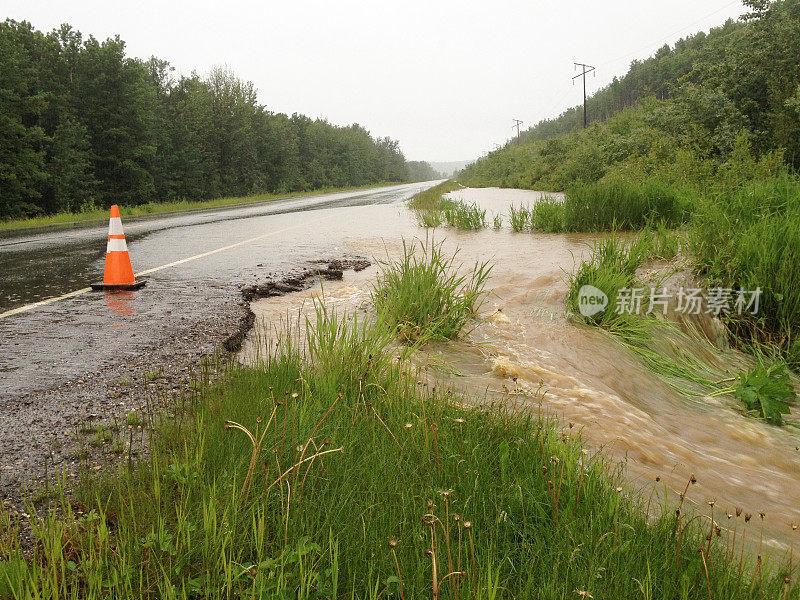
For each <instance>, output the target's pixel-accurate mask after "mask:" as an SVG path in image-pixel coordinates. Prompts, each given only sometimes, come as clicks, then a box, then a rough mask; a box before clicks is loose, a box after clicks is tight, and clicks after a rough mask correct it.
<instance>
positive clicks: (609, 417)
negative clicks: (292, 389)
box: [240, 188, 800, 557]
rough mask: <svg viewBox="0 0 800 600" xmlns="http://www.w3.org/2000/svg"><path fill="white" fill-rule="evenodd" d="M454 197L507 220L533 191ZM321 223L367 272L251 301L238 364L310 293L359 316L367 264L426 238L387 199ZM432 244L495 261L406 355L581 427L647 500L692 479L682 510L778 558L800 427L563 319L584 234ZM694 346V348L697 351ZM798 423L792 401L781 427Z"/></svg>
mask: <svg viewBox="0 0 800 600" xmlns="http://www.w3.org/2000/svg"><path fill="white" fill-rule="evenodd" d="M455 195H456V196H461V197H462V198H464V199H465V200H466V201H468V202H472V201H475V202H477V203H479V204H480V205H481V206H482V207H483V208H486V209H487V220H488V221H489V222H490V223H491V219H492V214H493V213H497V214H500V213H502V214H504V215H505V214H507V212H508V211H507V209H508V206H509V205H510V204H519V203H521V202H531V203H532V202H534V201H535V200H536V198H538V196H539V194H538V193H536V192H526V191H520V190H499V189H491V188H489V189H465V190H461V191H460V192H456V193H455ZM337 219H339V220H340V221H337ZM506 220H507V217H506ZM327 226H329V227H334V228H339V229H340V230H341V232H342V238H341V239H342V242H341V247H340V248H338V250H339V251H341V253H342V255H350V256H363V257H367V258H369V259H370V261H371V262H372V265H371V266H369V267H365V268H362V269H361V270H359V271H352V270H345V271H344V273H343V278H342V280H341V281H324V283H323V285H322V286H320V285H319V284H318V285H316V286H314V287H312V288H310V289H305V290H299V291H292V292H290V293H288V294H285V295H281V296H275V297H268V298H262V299H254V300H253V301H252V302H251V309H252V311H253V313H254V315H255V328H254V330H253V332H252V333H251V334H250V335H249V336H248V337H247V338H246V339H245V340H244V344H243V347H242V350H241V353H240V359H241V360H242V361H243V362H247V363H254V362H257V361H258V360H259V357H260V356H263V355H264V353H265V352H266V344H269V343H271V340H274V337H275V335H276V332H277V331H279V330H280V329H281V327H282V326H281V323H285V322H286V321H293V322H295V323H300V324H302V322H303V315H304V314H308V313H309V312H310V311H312V310H313V299H314V298H315V297H318V296H320V295H322V294H324V296H325V300H326V302H327V303H329V304H331V305H334V306H337V307H339V309H340V310H346V311H348V312H353V311H361V310H368V306H369V301H370V298H369V293H370V289H371V286H372V283H373V282H374V280H375V277H376V274H377V273H378V266H377V264H376V263H377V262H378V261H381V260H386V259H387V258H390V259H391V258H396V257H397V256H398V255H400V254H401V253H402V239H406V240H412V239H414V238H417V239H420V238H421V239H424V238H425V236H426V231H425V229H423V228H421V227H419V226H417V224H416V220H415V218H414V216H413V214H411V213H410V212H409V211H407V210H406V209H404V208H398V205H386V206H371V207H363V208H353V209H348V210H346V211H340V212H339V213H334V214H332V215H331V219H330V222H329V223H327ZM428 235H430V234H428ZM435 237H436V240H437V241H442V242H443V244H444V247H445V249H446V250H447V251H448V252H450V253H452V252H454V251H455V250H456V249H457V248H458V250H459V254H458V260H459V262H462V263H463V264H464V265H465V266H467V265H471V264H473V263H474V262H475V261H477V260H480V261H484V260H488V261H490V262H491V263H492V264H493V266H494V267H493V270H492V273H491V277H490V279H489V282H488V284H487V288H488V289H491V290H492V294H491V295H490V296H489V297H488V298H487V301H486V302H485V304H484V306H483V308H482V310H481V314H480V315H479V318H478V319H477V320H476V321H475V322H474V323H472V324H471V325H470V330H469V332H468V333H467V335H466V336H465V337H464V338H463V339H460V340H458V341H454V342H448V343H436V344H429V345H428V346H426V347H425V348H424V349H423V351H422V352H421V353H419V355H418V356H417V358H416V360H417V361H419V363H420V364H421V365H422V366H423V367H424V368H425V369H426V371H427V373H428V376H429V377H430V378H432V380H439V381H442V382H443V383H446V384H447V385H450V386H452V387H454V388H455V389H457V390H459V391H463V392H464V393H465V394H466V395H467V396H468V397H470V398H473V399H475V400H476V401H483V400H484V399H489V400H491V401H494V402H505V403H509V404H514V405H519V406H523V407H527V408H530V409H533V410H538V406H539V403H540V402H541V407H542V410H543V411H547V412H549V413H551V414H554V415H557V416H558V417H559V418H560V419H561V420H562V421H563V423H564V424H565V426H566V424H568V423H571V424H572V425H573V431H580V434H581V436H582V438H583V439H584V440H585V441H586V443H587V445H588V447H589V448H590V449H593V450H597V449H600V448H602V449H603V450H604V451H605V452H606V453H608V455H609V456H610V457H611V458H613V459H614V460H617V461H621V462H623V463H624V464H625V467H626V469H625V477H626V480H627V482H628V487H629V488H630V489H632V490H635V491H640V492H641V493H642V494H643V495H644V496H645V497H646V496H647V495H648V494H650V493H651V490H653V488H654V487H657V490H663V489H664V486H666V488H667V489H668V490H669V491H670V492H671V493H672V494H673V495H675V496H677V494H679V493H680V492H681V491H683V489H684V487H685V486H686V483H687V481H688V479H689V478H690V476H691V475H692V474H695V476H696V478H697V484H696V485H694V486H692V488H691V491H690V492H689V494H688V496H687V502H690V503H694V504H695V505H697V506H698V508H699V509H700V510H701V511H702V512H707V509H708V506H707V505H706V502H707V501H709V500H715V501H716V507H717V509H716V510H717V511H721V512H717V513H716V515H717V516H716V520H717V521H718V522H719V523H720V525H721V526H723V527H724V526H725V524H726V518H725V516H724V513H725V512H726V511H727V512H730V513H731V514H732V513H734V511H735V509H736V508H741V509H742V510H743V512H746V513H752V514H753V515H758V513H759V512H761V511H763V512H765V513H766V516H765V518H764V528H765V543H768V544H769V545H770V547H771V548H772V549H773V552H775V553H776V557H777V556H781V557H782V555H783V553H784V552H785V551H786V550H787V549H788V543H789V538H790V533H791V523H792V522H795V523H797V522H800V430H798V429H795V428H792V427H776V426H773V425H769V424H767V423H765V422H762V421H759V420H756V419H754V418H752V417H748V416H746V415H744V414H743V413H742V412H741V411H740V410H739V408H738V401H736V400H735V399H732V398H730V397H717V398H711V397H701V398H697V397H696V398H687V397H686V396H684V395H682V394H680V393H678V392H677V391H675V389H673V388H672V387H670V386H669V385H667V384H666V383H665V382H664V381H663V380H662V379H660V378H659V377H658V376H656V375H655V374H654V373H652V372H651V371H650V370H648V368H647V367H646V366H645V365H644V364H643V363H642V361H641V360H640V359H639V358H638V357H637V356H635V355H634V354H633V353H632V352H630V351H629V350H627V349H626V348H624V347H623V346H622V345H620V343H619V342H617V341H616V340H615V339H613V338H612V337H611V336H609V335H607V334H605V333H604V332H602V331H599V330H596V329H593V328H589V327H586V326H582V325H578V324H575V323H573V322H570V321H568V320H567V318H566V317H565V310H564V300H565V297H566V294H567V289H568V288H567V284H566V282H565V278H566V274H567V273H569V272H571V271H572V270H573V269H574V267H575V265H576V263H577V262H578V261H580V259H581V258H583V257H585V256H586V255H587V254H588V252H589V244H591V243H592V242H593V241H594V240H595V239H597V237H596V236H594V235H583V234H580V235H562V234H533V233H514V232H512V231H511V230H510V228H509V227H508V225H507V223H506V224H505V225H504V227H503V228H502V229H500V230H497V231H495V230H492V229H485V230H482V231H469V232H463V231H457V230H453V229H437V230H436V232H435ZM323 290H324V291H323ZM703 347H704V342H702V343H701V341H700V340H698V341H697V348H696V349H695V350H696V351H697V352H702V351H703ZM715 355H716V360H717V361H718V362H719V363H720V364H721V366H722V367H726V368H727V369H728V371H729V373H730V374H731V376H733V375H735V374H736V373H737V372H738V370H739V369H740V368H741V366H742V365H743V364H746V363H747V361H748V359H747V358H746V357H743V356H742V355H741V354H739V353H737V352H735V351H732V350H725V351H724V352H723V351H721V350H720V351H717V352H715ZM799 417H800V411H798V409H797V407H793V409H792V415H791V416H790V419H791V420H794V421H798V420H800V419H799ZM656 478H659V479H660V482H659V483H658V484H657V485H656ZM720 514H722V515H723V516H722V518H720ZM757 520H758V519H756V521H757ZM757 525H758V524H757ZM754 531H755V530H754ZM755 537H756V538H757V537H758V536H757V535H756V536H755Z"/></svg>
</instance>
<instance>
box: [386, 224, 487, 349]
mask: <svg viewBox="0 0 800 600" xmlns="http://www.w3.org/2000/svg"><path fill="white" fill-rule="evenodd" d="M456 258H457V255H456V254H454V255H452V256H448V255H446V254H445V253H444V251H443V249H442V244H441V242H440V243H436V242H435V241H432V240H431V241H426V242H419V244H407V243H406V242H405V241H404V242H403V256H402V257H401V258H399V259H398V260H396V261H386V262H383V263H381V265H380V267H381V273H380V274H379V276H378V281H377V283H376V285H375V289H374V290H373V292H372V299H373V302H374V304H375V309H376V311H377V314H378V317H379V319H380V320H381V321H382V322H383V323H385V324H386V325H387V326H388V327H389V328H390V329H392V330H394V331H396V332H398V334H399V336H400V338H401V339H402V340H404V341H409V342H418V341H425V340H429V339H451V338H455V337H457V336H458V335H459V334H460V333H461V330H462V329H463V327H464V325H465V324H466V322H467V320H468V319H469V318H470V317H471V316H472V315H474V314H475V312H476V311H477V310H478V308H479V307H480V305H481V303H482V301H483V299H484V297H485V295H486V292H485V291H484V289H483V288H484V285H485V284H486V279H487V278H488V276H489V272H490V271H491V267H490V266H489V265H488V263H476V264H475V265H474V266H473V268H472V269H471V270H469V271H468V272H467V273H464V272H462V270H461V269H459V265H458V264H457V263H456Z"/></svg>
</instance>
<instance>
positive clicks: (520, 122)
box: [511, 119, 524, 146]
mask: <svg viewBox="0 0 800 600" xmlns="http://www.w3.org/2000/svg"><path fill="white" fill-rule="evenodd" d="M512 121H514V124H513V125H512V126H511V129H514V128H515V127H516V128H517V146H519V126H520V125H522V124H523V123H524V121H520V120H519V119H512Z"/></svg>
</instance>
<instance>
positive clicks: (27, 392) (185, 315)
mask: <svg viewBox="0 0 800 600" xmlns="http://www.w3.org/2000/svg"><path fill="white" fill-rule="evenodd" d="M435 183H436V182H429V183H414V184H407V185H400V186H392V187H384V188H374V189H370V190H358V191H352V192H341V193H335V194H325V195H320V196H313V197H304V198H293V199H286V200H273V201H269V202H265V203H258V204H248V205H245V206H237V207H230V208H225V209H211V210H204V211H198V212H190V213H176V214H171V215H163V216H154V217H150V218H143V219H137V220H128V221H126V220H124V219H123V225H124V226H125V235H126V239H127V243H128V250H129V251H130V253H131V259H132V262H133V267H134V271H135V272H136V273H142V272H147V271H152V272H150V273H148V274H147V275H146V278H147V279H148V284H147V286H146V287H145V288H144V289H142V290H139V291H137V292H130V293H115V294H111V293H104V292H88V293H81V294H79V295H76V296H74V297H70V298H65V299H61V300H58V301H55V302H52V303H49V304H45V305H41V306H36V307H33V308H31V309H30V310H26V311H24V312H20V313H17V314H11V315H7V316H4V315H3V314H2V313H5V312H6V311H11V310H14V309H18V308H21V307H22V308H24V307H26V306H28V305H30V304H31V303H35V302H39V301H42V300H46V299H49V298H53V297H58V296H60V295H63V294H68V293H70V292H73V291H76V290H80V289H82V288H84V287H86V286H88V285H89V284H90V283H92V282H96V281H100V280H101V279H102V271H103V265H104V260H105V246H106V235H107V225H106V224H98V225H93V226H90V227H82V228H64V227H58V228H51V229H47V230H45V231H41V230H40V231H39V232H35V233H12V234H3V235H2V236H0V492H2V491H3V489H4V488H5V489H8V487H9V485H10V484H13V485H24V484H25V483H26V481H25V480H26V473H28V474H29V471H30V469H27V470H26V468H24V467H25V463H26V461H28V460H29V458H28V457H29V455H30V456H31V458H30V460H31V461H32V462H37V461H36V460H34V457H33V455H35V454H37V453H40V451H41V450H42V449H43V447H44V446H51V445H53V444H56V443H57V442H58V440H59V439H62V437H61V436H66V435H67V432H68V431H69V429H70V428H73V429H74V428H75V427H76V426H77V425H78V424H79V423H80V421H81V419H83V418H86V417H87V416H89V417H92V416H98V415H99V417H101V418H102V416H103V414H104V413H107V412H108V409H109V405H113V404H124V400H125V398H124V395H125V391H124V390H123V392H122V393H123V397H122V400H121V401H120V402H119V403H117V402H116V401H117V400H119V393H118V392H117V393H113V394H112V393H111V392H108V393H106V392H107V390H108V388H109V384H108V381H109V376H108V375H106V376H104V377H99V376H98V374H99V373H101V372H104V373H107V372H109V371H111V372H112V377H118V378H120V379H122V378H126V377H131V376H133V375H135V371H136V369H137V368H139V370H140V371H141V369H153V368H154V367H153V365H154V364H155V365H161V366H163V367H164V369H165V370H168V369H169V367H171V366H174V365H180V364H185V362H186V359H187V356H188V355H192V356H197V355H199V354H200V353H201V352H203V351H208V350H209V349H210V346H213V344H214V343H218V341H219V339H218V336H217V337H216V338H214V336H213V335H211V334H210V332H211V331H213V330H215V329H224V328H228V329H230V328H231V327H235V326H236V324H237V322H238V319H239V318H240V317H241V314H242V309H241V307H240V306H239V305H241V304H242V297H241V292H240V288H241V286H242V285H243V284H253V283H258V282H260V281H264V280H265V279H267V278H269V277H271V276H280V275H281V274H282V273H287V272H291V271H292V270H293V269H295V268H297V267H298V266H302V265H304V264H308V263H309V262H310V261H314V260H320V259H324V260H331V259H334V258H342V256H341V253H340V252H338V248H337V244H338V243H339V241H340V236H339V234H338V232H337V231H336V230H335V227H333V226H328V224H327V222H328V221H331V219H330V216H331V215H332V214H334V213H332V212H331V211H336V213H339V211H346V210H347V207H353V206H364V205H369V204H388V203H395V202H401V201H403V200H406V199H408V198H410V197H411V196H413V195H414V194H415V193H417V192H418V191H419V190H421V189H425V188H428V187H431V186H432V185H434V184H435ZM339 216H341V215H339ZM334 221H335V220H333V221H331V222H334ZM365 226H368V224H365ZM187 259H189V260H187ZM175 262H178V263H179V264H175V265H172V264H171V263H175ZM183 368H184V369H185V367H183ZM139 375H141V373H139ZM56 445H58V444H56ZM18 467H19V468H18Z"/></svg>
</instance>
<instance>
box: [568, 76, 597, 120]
mask: <svg viewBox="0 0 800 600" xmlns="http://www.w3.org/2000/svg"><path fill="white" fill-rule="evenodd" d="M572 64H573V65H575V66H574V67H573V70H574V69H575V67H580V68H581V69H582V70H581V72H580V73H578V74H577V75H575V76H574V77H573V78H572V85H575V80H576V79H577V78H578V77H583V128H584V129H586V74H587V73H591V72H592V71H594V67H593V66H592V65H585V64H583V63H572Z"/></svg>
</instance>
